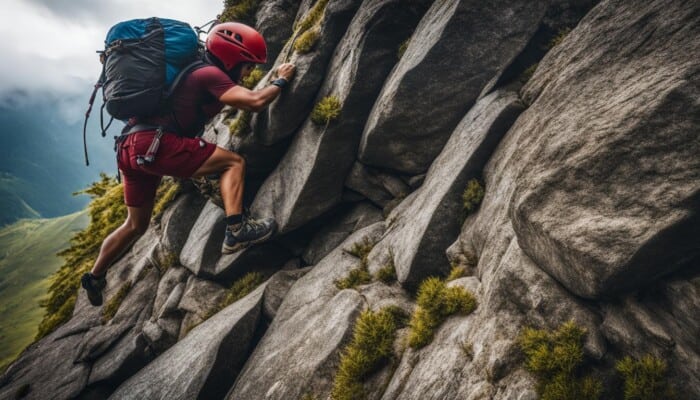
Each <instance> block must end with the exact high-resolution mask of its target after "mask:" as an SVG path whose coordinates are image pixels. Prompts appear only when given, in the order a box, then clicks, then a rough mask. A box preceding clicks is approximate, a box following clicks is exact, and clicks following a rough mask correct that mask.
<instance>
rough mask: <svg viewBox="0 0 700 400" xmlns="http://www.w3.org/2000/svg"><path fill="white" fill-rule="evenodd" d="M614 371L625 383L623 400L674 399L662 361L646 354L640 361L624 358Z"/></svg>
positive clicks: (666, 368)
mask: <svg viewBox="0 0 700 400" xmlns="http://www.w3.org/2000/svg"><path fill="white" fill-rule="evenodd" d="M615 369H616V370H617V371H618V372H619V373H620V374H621V375H622V377H623V379H624V381H625V400H661V399H663V400H670V399H673V398H674V397H675V395H674V393H673V390H672V389H671V386H670V385H669V384H668V379H667V376H666V375H667V370H668V366H667V365H666V362H665V361H664V360H661V359H658V358H656V357H654V356H652V355H651V354H647V355H645V356H644V357H642V358H641V359H640V360H636V359H634V358H632V357H629V356H627V357H625V358H623V359H622V360H620V361H618V362H617V364H616V365H615Z"/></svg>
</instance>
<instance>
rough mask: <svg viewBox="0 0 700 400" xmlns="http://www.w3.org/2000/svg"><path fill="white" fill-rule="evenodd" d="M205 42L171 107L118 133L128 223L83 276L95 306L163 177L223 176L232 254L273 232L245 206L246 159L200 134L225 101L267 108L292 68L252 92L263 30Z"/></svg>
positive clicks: (224, 33)
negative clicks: (199, 61) (151, 154)
mask: <svg viewBox="0 0 700 400" xmlns="http://www.w3.org/2000/svg"><path fill="white" fill-rule="evenodd" d="M205 47H206V54H205V61H206V65H203V66H201V67H200V68H197V69H195V70H194V71H193V72H191V73H189V75H187V76H186V77H185V78H184V80H183V81H182V82H181V83H180V84H179V85H178V86H177V88H176V90H175V92H174V94H173V100H172V107H171V108H172V112H171V113H169V114H167V115H164V116H159V117H152V118H146V119H142V120H138V121H136V120H135V119H134V118H132V119H131V120H129V123H128V124H127V126H126V127H125V128H124V131H123V132H124V133H123V134H122V136H120V137H119V138H117V146H116V149H117V164H118V167H119V170H120V172H121V177H122V180H123V182H124V200H125V203H126V206H127V210H128V214H127V218H126V221H125V222H124V224H123V225H121V226H120V227H119V228H117V229H116V230H115V231H114V232H112V233H111V234H110V235H109V236H107V238H106V239H105V240H104V242H103V243H102V247H101V248H100V253H99V256H98V257H97V260H96V261H95V264H94V266H93V268H92V271H91V272H88V273H85V274H84V275H83V276H82V278H81V285H82V287H83V288H84V289H85V290H86V291H87V295H88V299H89V300H90V303H91V304H92V305H93V306H99V305H101V304H102V289H104V287H105V286H106V280H105V275H106V272H107V269H108V268H109V266H110V265H111V264H112V263H113V262H114V261H115V260H116V259H117V258H118V257H119V256H120V255H121V253H122V252H123V251H124V250H126V249H127V248H128V247H129V246H130V245H131V243H133V242H134V241H135V240H136V238H138V237H139V236H140V235H141V234H143V233H144V232H145V231H146V229H147V228H148V224H149V222H150V218H151V212H152V210H153V204H154V198H155V194H156V189H157V188H158V185H159V183H160V180H161V177H162V176H164V175H169V176H175V177H181V178H189V177H201V176H207V175H212V174H217V173H220V174H221V179H220V186H221V196H222V198H223V202H224V208H225V211H226V231H225V235H224V243H223V246H222V252H224V253H232V252H235V251H238V250H240V249H243V248H245V247H247V246H248V245H250V244H254V243H260V242H263V241H265V240H268V239H269V238H270V237H271V236H272V235H273V234H274V233H275V231H276V228H277V224H276V222H275V221H274V220H273V219H271V218H268V219H262V220H256V219H254V218H253V217H252V216H250V215H248V213H247V212H245V211H244V208H243V204H242V203H243V184H244V175H245V161H244V159H243V157H241V156H240V155H239V154H236V153H234V152H231V151H227V150H224V149H222V148H220V147H217V146H216V145H214V144H211V143H207V142H205V141H204V140H203V139H201V138H199V137H198V135H199V133H200V132H201V131H202V130H203V127H204V125H205V123H206V122H207V121H208V120H209V119H210V118H211V117H213V116H214V115H216V114H217V113H218V112H219V111H221V109H222V108H223V107H224V105H229V106H232V107H235V108H238V109H242V110H247V111H252V112H259V111H261V110H262V109H264V108H265V107H266V106H267V105H268V104H270V102H272V101H273V100H274V99H276V98H277V97H278V96H279V95H280V93H281V92H282V90H283V89H284V88H285V86H287V84H288V82H289V80H290V79H291V78H292V77H293V76H294V72H295V67H294V65H292V64H290V63H284V64H282V65H280V66H279V67H278V68H277V70H276V75H277V79H275V80H274V81H272V82H271V85H269V86H267V87H265V88H263V89H261V90H258V91H251V90H248V89H246V88H245V87H243V86H240V85H237V84H236V83H240V82H241V80H242V79H243V78H245V77H247V76H248V75H249V74H250V73H251V72H252V70H253V68H254V66H255V64H262V63H265V62H267V46H266V44H265V40H264V39H263V37H262V35H260V33H258V32H257V31H256V30H255V29H253V28H251V27H249V26H247V25H243V24H240V23H234V22H226V23H221V24H218V25H216V26H214V27H213V28H212V31H211V32H210V33H209V35H208V36H207V40H206V46H205ZM234 82H236V83H234ZM173 132H179V133H180V134H175V133H173ZM156 137H159V138H160V143H159V146H158V147H157V150H156V151H157V153H156V157H155V159H154V160H153V161H152V162H144V161H143V155H144V154H147V153H148V149H149V147H151V145H152V144H154V143H156V141H155V140H154V138H156ZM152 148H153V147H151V149H152Z"/></svg>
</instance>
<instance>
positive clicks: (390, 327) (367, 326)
mask: <svg viewBox="0 0 700 400" xmlns="http://www.w3.org/2000/svg"><path fill="white" fill-rule="evenodd" d="M396 308H398V307H396ZM401 325H402V320H401V318H400V313H398V312H396V310H394V309H393V308H389V307H388V308H384V309H381V310H379V311H377V312H373V311H371V310H365V311H363V312H362V313H361V314H360V316H359V317H358V319H357V321H356V323H355V328H354V329H353V336H352V340H351V342H350V344H349V345H348V346H347V347H346V348H345V350H343V352H342V354H341V356H340V367H339V369H338V373H337V374H336V376H335V379H334V381H333V390H332V391H331V398H332V399H333V400H355V399H363V398H365V397H366V394H365V390H364V387H363V382H364V380H365V379H366V378H367V377H368V376H369V375H370V374H371V373H372V372H375V371H377V370H378V369H379V368H380V367H381V366H382V365H384V363H386V362H387V361H389V360H390V359H391V358H392V357H393V349H394V347H393V346H394V340H395V339H396V331H397V330H398V329H399V328H400V327H401Z"/></svg>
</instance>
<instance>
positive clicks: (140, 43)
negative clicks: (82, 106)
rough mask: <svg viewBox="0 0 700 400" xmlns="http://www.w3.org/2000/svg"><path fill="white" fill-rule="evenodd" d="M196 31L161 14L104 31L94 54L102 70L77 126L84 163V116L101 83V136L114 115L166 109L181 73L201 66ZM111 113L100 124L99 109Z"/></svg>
mask: <svg viewBox="0 0 700 400" xmlns="http://www.w3.org/2000/svg"><path fill="white" fill-rule="evenodd" d="M202 51H203V49H202V46H201V44H200V42H199V38H198V36H197V33H195V31H194V30H193V29H192V27H190V25H189V24H187V23H185V22H180V21H176V20H172V19H164V18H156V17H153V18H148V19H133V20H130V21H124V22H120V23H118V24H116V25H114V26H113V27H112V28H111V29H110V30H109V32H108V33H107V38H106V39H105V48H104V50H103V51H98V53H100V60H101V61H102V64H103V69H102V74H101V76H100V78H99V80H98V81H97V83H96V84H95V89H94V90H93V93H92V96H91V97H90V102H89V107H88V110H87V112H86V113H85V124H84V125H83V145H84V148H85V163H86V164H87V165H89V161H88V157H87V144H86V143H85V136H86V129H87V121H88V118H89V116H90V111H91V110H92V104H93V102H94V101H95V95H96V93H97V90H98V89H99V88H102V94H103V104H102V109H101V110H100V121H101V127H102V136H105V135H106V131H107V129H109V126H110V125H111V123H112V120H113V119H114V118H116V119H120V120H128V119H129V118H132V117H137V118H138V117H148V116H153V115H161V114H163V113H165V112H167V111H168V109H169V106H170V105H169V101H168V100H169V98H170V96H171V95H172V93H173V92H174V91H175V89H176V88H177V85H178V84H179V83H180V81H181V79H182V77H183V76H185V75H186V74H187V73H188V72H190V71H192V70H194V69H195V68H198V67H199V66H204V65H206V64H205V63H204V62H203V61H201V60H202ZM105 108H106V109H107V112H108V113H109V114H110V115H111V116H112V119H111V120H110V121H109V123H108V124H107V126H106V127H105V125H104V118H103V111H104V109H105Z"/></svg>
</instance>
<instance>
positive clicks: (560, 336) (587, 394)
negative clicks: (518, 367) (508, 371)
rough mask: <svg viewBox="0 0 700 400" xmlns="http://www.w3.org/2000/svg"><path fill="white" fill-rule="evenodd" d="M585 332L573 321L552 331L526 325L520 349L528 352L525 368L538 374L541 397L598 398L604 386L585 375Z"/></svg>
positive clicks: (545, 399) (560, 399) (555, 399)
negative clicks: (583, 367) (583, 366)
mask: <svg viewBox="0 0 700 400" xmlns="http://www.w3.org/2000/svg"><path fill="white" fill-rule="evenodd" d="M585 336H586V331H585V330H584V329H583V328H580V327H579V326H577V325H576V324H575V323H574V322H573V321H569V322H567V323H565V324H563V325H561V326H560V327H559V328H558V329H557V330H555V331H553V332H550V331H546V330H539V329H533V328H525V329H524V330H523V332H522V333H521V334H520V338H519V342H520V348H521V349H522V351H523V353H524V354H525V368H526V369H527V370H528V371H530V372H531V373H533V374H534V375H535V376H536V377H537V391H538V393H539V394H540V396H541V397H540V399H542V400H597V399H599V398H600V393H601V390H602V385H601V383H600V382H599V381H597V380H595V379H593V378H592V377H590V376H583V375H582V371H581V369H582V368H581V367H582V365H583V361H584V359H583V340H584V338H585Z"/></svg>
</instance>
